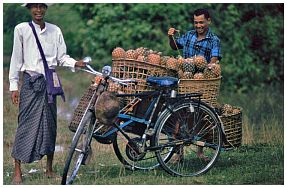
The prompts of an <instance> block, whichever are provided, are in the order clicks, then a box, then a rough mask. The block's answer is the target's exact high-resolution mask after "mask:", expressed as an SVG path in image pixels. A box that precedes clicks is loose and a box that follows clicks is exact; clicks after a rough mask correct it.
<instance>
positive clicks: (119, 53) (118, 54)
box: [112, 47, 126, 59]
mask: <svg viewBox="0 0 287 188" xmlns="http://www.w3.org/2000/svg"><path fill="white" fill-rule="evenodd" d="M125 55H126V52H125V50H124V49H123V48H121V47H116V48H115V49H114V50H113V52H112V58H113V59H121V58H125Z"/></svg>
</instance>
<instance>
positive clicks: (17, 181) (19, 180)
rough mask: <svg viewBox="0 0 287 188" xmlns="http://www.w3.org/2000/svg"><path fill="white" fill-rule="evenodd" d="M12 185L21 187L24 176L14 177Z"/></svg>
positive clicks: (16, 175) (17, 175)
mask: <svg viewBox="0 0 287 188" xmlns="http://www.w3.org/2000/svg"><path fill="white" fill-rule="evenodd" d="M12 183H13V184H14V185H21V184H22V183H23V181H22V174H15V175H14V177H13V180H12Z"/></svg>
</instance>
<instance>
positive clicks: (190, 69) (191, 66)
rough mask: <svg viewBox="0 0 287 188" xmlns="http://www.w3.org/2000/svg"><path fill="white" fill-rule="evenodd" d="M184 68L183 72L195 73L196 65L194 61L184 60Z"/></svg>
mask: <svg viewBox="0 0 287 188" xmlns="http://www.w3.org/2000/svg"><path fill="white" fill-rule="evenodd" d="M182 70H183V72H192V73H193V74H194V73H195V66H194V64H193V63H188V62H184V63H183V64H182Z"/></svg>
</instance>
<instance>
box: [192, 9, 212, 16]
mask: <svg viewBox="0 0 287 188" xmlns="http://www.w3.org/2000/svg"><path fill="white" fill-rule="evenodd" d="M202 14H204V17H205V18H206V19H208V18H210V15H209V12H208V10H207V9H202V8H201V9H197V10H195V11H194V14H193V15H195V16H200V15H202Z"/></svg>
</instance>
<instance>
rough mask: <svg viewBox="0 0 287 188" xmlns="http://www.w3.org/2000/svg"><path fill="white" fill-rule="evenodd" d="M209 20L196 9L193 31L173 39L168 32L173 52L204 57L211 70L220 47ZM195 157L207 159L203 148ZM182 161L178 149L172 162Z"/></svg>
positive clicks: (200, 10)
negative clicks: (181, 50) (178, 51)
mask: <svg viewBox="0 0 287 188" xmlns="http://www.w3.org/2000/svg"><path fill="white" fill-rule="evenodd" d="M210 23H211V18H210V15H209V12H208V10H206V9H197V10H195V11H194V21H193V24H194V30H191V31H188V32H186V33H185V34H184V35H183V36H180V37H179V38H176V39H174V37H173V35H174V33H175V32H177V31H178V30H176V29H175V28H170V29H169V30H168V36H169V44H170V46H171V48H172V49H173V50H178V49H183V58H188V57H193V56H204V57H205V59H206V61H207V62H208V67H209V68H212V67H213V66H214V65H215V63H218V62H219V61H220V59H221V47H220V40H219V38H218V37H217V36H216V35H215V34H214V33H212V32H211V29H210V28H209V25H210ZM197 156H198V157H199V158H201V159H203V160H205V161H208V160H209V158H208V157H207V156H205V155H204V152H203V147H200V146H199V147H198V150H197ZM182 159H183V150H182V149H178V151H176V155H175V156H173V158H172V161H173V162H178V161H181V160H182Z"/></svg>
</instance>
